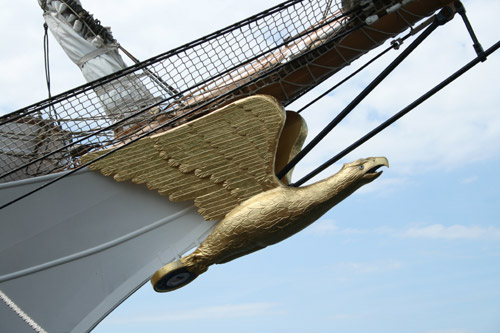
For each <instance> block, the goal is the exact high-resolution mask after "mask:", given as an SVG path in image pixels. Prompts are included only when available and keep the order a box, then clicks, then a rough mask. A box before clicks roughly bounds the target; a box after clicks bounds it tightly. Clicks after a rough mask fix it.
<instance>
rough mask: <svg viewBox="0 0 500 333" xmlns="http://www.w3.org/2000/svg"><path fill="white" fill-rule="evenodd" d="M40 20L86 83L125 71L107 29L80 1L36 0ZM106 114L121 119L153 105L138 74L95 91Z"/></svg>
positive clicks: (113, 40) (115, 44) (152, 98)
mask: <svg viewBox="0 0 500 333" xmlns="http://www.w3.org/2000/svg"><path fill="white" fill-rule="evenodd" d="M38 2H39V4H40V6H41V7H42V9H43V11H44V13H43V18H44V20H45V22H46V24H47V25H48V27H49V29H50V31H51V32H52V34H53V35H54V37H55V39H56V40H57V42H58V43H59V44H60V45H61V47H62V49H63V50H64V52H65V53H66V54H67V55H68V57H69V58H70V59H71V61H72V62H74V63H75V64H76V65H78V67H79V68H80V69H81V71H82V74H83V77H84V78H85V80H87V82H91V81H95V80H97V79H100V78H102V77H104V76H107V75H110V74H113V73H115V72H118V71H120V70H122V69H124V68H126V67H127V65H126V64H125V62H124V61H123V59H122V57H121V55H120V54H119V53H118V48H119V44H118V42H117V41H116V40H115V39H114V38H113V36H112V34H111V31H110V29H109V28H106V27H103V26H101V24H100V22H99V21H98V20H95V19H94V18H93V17H92V15H90V14H89V13H88V12H87V11H86V10H85V9H83V8H82V6H81V3H80V1H79V0H61V1H56V0H38ZM94 90H95V92H96V94H97V95H98V97H99V100H100V102H101V103H102V104H103V107H104V110H105V112H106V114H107V115H108V116H109V117H111V118H112V119H116V120H119V119H122V118H123V117H125V116H126V115H128V114H131V113H133V112H134V111H137V110H139V109H140V108H141V107H143V106H144V105H148V104H151V103H153V101H154V100H155V98H154V96H153V95H152V94H151V93H150V92H149V90H148V89H147V88H146V86H145V85H144V84H143V83H142V82H141V76H140V74H131V75H129V76H127V78H126V79H122V80H118V82H113V83H110V84H105V85H101V86H99V87H96V88H95V89H94Z"/></svg>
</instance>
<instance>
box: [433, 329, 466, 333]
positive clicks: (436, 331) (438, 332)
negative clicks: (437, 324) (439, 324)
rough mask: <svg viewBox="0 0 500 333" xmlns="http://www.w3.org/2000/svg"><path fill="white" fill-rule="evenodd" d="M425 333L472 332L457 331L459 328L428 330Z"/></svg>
mask: <svg viewBox="0 0 500 333" xmlns="http://www.w3.org/2000/svg"><path fill="white" fill-rule="evenodd" d="M426 333H472V331H469V330H464V329H459V328H451V329H444V330H430V331H427V332H426Z"/></svg>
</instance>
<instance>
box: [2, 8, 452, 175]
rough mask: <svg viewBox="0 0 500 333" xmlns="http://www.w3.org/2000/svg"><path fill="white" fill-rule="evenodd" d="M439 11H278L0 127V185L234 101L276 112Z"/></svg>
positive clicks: (6, 119)
mask: <svg viewBox="0 0 500 333" xmlns="http://www.w3.org/2000/svg"><path fill="white" fill-rule="evenodd" d="M445 2H446V1H441V0H414V1H408V0H403V1H396V0H384V1H377V2H372V1H364V0H344V1H340V0H336V1H325V0H309V1H305V0H289V1H287V2H284V3H282V4H280V5H278V6H275V7H273V8H271V9H269V10H266V11H264V12H261V13H259V14H257V15H255V16H252V17H250V18H248V19H246V20H244V21H241V22H238V23H236V24H234V25H232V26H229V27H227V28H225V29H222V30H220V31H217V32H215V33H213V34H211V35H208V36H205V37H203V38H201V39H198V40H196V41H194V42H192V43H189V44H186V45H184V46H182V47H179V48H177V49H174V50H172V51H170V52H166V53H164V54H161V55H159V56H157V57H154V58H151V59H149V60H146V61H144V62H141V63H139V64H137V65H135V66H132V67H130V68H127V69H125V70H122V71H120V72H117V73H115V74H112V75H109V76H107V77H105V78H103V79H100V80H97V81H94V82H91V83H89V84H87V85H84V86H81V87H78V88H76V89H73V90H71V91H68V92H66V93H63V94H60V95H58V96H54V97H52V98H50V99H48V100H45V101H42V102H40V103H37V104H35V105H32V106H29V107H26V108H24V109H21V110H18V111H16V112H13V113H11V114H8V115H6V116H3V117H1V118H0V148H1V151H0V182H5V181H12V180H17V179H22V178H29V177H35V176H40V175H45V174H50V173H54V172H59V171H64V170H69V169H72V168H75V167H77V166H78V165H79V157H80V156H81V155H83V154H85V153H87V152H88V151H91V150H94V149H104V148H109V147H115V146H118V145H123V144H126V143H127V142H128V141H129V140H131V139H132V138H136V137H137V136H139V135H143V134H144V133H152V132H154V131H155V129H158V128H162V129H166V126H165V124H166V123H168V122H172V124H169V126H168V127H170V126H175V125H178V124H180V123H182V122H185V121H187V120H188V119H183V120H179V117H180V116H182V115H189V117H195V116H199V115H200V114H203V113H206V112H209V111H211V110H213V109H215V108H217V107H220V106H221V105H223V104H226V103H228V102H230V101H233V100H235V99H237V98H240V97H244V96H248V95H252V94H256V93H264V94H269V95H272V96H274V97H276V98H277V99H278V100H279V101H280V102H281V103H282V104H283V105H284V106H286V105H288V104H290V103H291V102H293V101H294V100H296V99H297V98H299V97H300V96H302V95H303V94H304V93H306V92H307V91H309V90H310V89H312V88H313V87H315V86H316V85H318V84H319V83H321V82H322V81H324V80H325V79H326V78H328V77H330V76H331V75H333V74H334V73H336V72H337V71H338V70H340V69H341V68H343V67H345V66H346V65H348V64H349V63H350V62H351V61H353V60H355V59H356V58H358V57H359V56H361V55H363V54H364V53H366V52H368V51H369V50H371V49H373V48H375V47H377V46H379V45H380V44H382V43H383V42H384V41H385V40H387V39H388V38H390V37H393V36H395V35H397V34H398V33H400V32H401V31H403V30H405V29H406V28H408V27H410V26H411V25H412V24H414V23H415V22H417V21H419V20H420V19H422V18H423V17H425V16H428V15H431V14H432V13H434V12H435V11H436V10H437V9H439V8H440V7H442V6H443V5H444V4H445ZM164 83H166V84H168V87H169V89H166V88H165V84H164ZM144 87H146V88H147V90H148V98H143V97H144ZM172 91H173V92H174V93H172ZM150 96H153V98H150ZM109 108H113V109H114V110H120V113H119V114H118V115H117V113H115V112H114V113H109V112H106V110H109ZM172 120H175V122H173V121H172Z"/></svg>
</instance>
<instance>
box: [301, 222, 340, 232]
mask: <svg viewBox="0 0 500 333" xmlns="http://www.w3.org/2000/svg"><path fill="white" fill-rule="evenodd" d="M338 229H339V228H338V227H337V224H336V222H335V220H331V219H320V220H319V221H316V222H315V223H313V224H312V225H311V226H310V227H309V228H307V232H309V233H313V234H319V235H324V234H329V233H332V232H336V231H338Z"/></svg>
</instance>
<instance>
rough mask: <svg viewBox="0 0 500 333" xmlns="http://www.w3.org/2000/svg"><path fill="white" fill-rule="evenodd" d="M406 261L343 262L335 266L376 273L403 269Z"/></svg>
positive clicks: (356, 271)
mask: <svg viewBox="0 0 500 333" xmlns="http://www.w3.org/2000/svg"><path fill="white" fill-rule="evenodd" d="M403 266H404V263H403V262H401V261H396V260H385V261H373V262H342V263H339V264H337V265H336V266H335V268H336V270H338V271H340V272H344V273H352V274H374V273H382V272H389V271H394V270H398V269H401V268H402V267H403Z"/></svg>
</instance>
